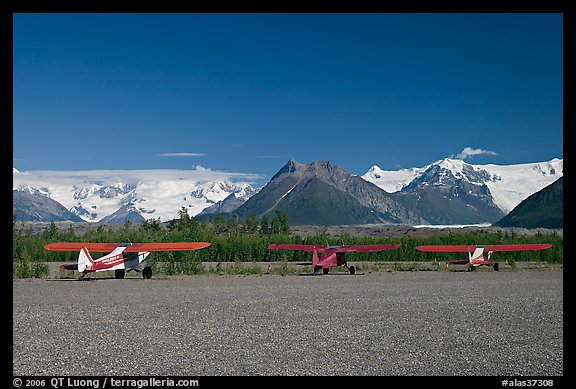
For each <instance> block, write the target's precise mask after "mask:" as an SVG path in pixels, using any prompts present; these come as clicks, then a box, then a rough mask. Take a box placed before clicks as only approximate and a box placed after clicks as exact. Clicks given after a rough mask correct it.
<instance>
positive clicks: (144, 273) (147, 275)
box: [142, 266, 152, 280]
mask: <svg viewBox="0 0 576 389" xmlns="http://www.w3.org/2000/svg"><path fill="white" fill-rule="evenodd" d="M142 277H143V278H144V279H147V280H149V279H150V278H152V268H151V267H150V266H146V267H145V268H144V269H142Z"/></svg>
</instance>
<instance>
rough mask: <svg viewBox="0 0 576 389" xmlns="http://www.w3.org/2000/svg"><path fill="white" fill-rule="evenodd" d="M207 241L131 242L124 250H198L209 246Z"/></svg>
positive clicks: (129, 251) (128, 251) (130, 251)
mask: <svg viewBox="0 0 576 389" xmlns="http://www.w3.org/2000/svg"><path fill="white" fill-rule="evenodd" d="M211 244H212V243H209V242H162V243H132V244H131V245H130V246H128V247H127V248H126V250H124V252H127V253H134V252H141V251H148V252H152V251H186V250H199V249H203V248H204V247H208V246H210V245H211Z"/></svg>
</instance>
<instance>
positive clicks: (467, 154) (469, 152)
mask: <svg viewBox="0 0 576 389" xmlns="http://www.w3.org/2000/svg"><path fill="white" fill-rule="evenodd" d="M475 155H497V153H496V152H495V151H490V150H482V149H473V148H471V147H464V150H462V151H461V152H460V153H459V154H456V155H454V156H453V157H454V158H458V159H461V160H464V159H466V158H472V157H474V156H475Z"/></svg>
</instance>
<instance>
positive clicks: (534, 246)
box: [484, 243, 552, 251]
mask: <svg viewBox="0 0 576 389" xmlns="http://www.w3.org/2000/svg"><path fill="white" fill-rule="evenodd" d="M550 247H552V245H551V244H548V243H524V244H491V245H487V246H484V251H522V250H546V249H549V248H550Z"/></svg>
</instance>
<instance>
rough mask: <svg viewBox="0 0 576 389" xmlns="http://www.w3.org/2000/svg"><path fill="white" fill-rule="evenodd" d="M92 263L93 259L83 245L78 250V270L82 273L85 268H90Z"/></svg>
mask: <svg viewBox="0 0 576 389" xmlns="http://www.w3.org/2000/svg"><path fill="white" fill-rule="evenodd" d="M93 264H94V260H92V257H91V256H90V253H89V252H88V249H87V248H86V247H83V248H82V249H81V250H80V254H78V271H79V272H80V273H82V272H84V271H85V270H86V269H88V270H90V268H92V265H93Z"/></svg>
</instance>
